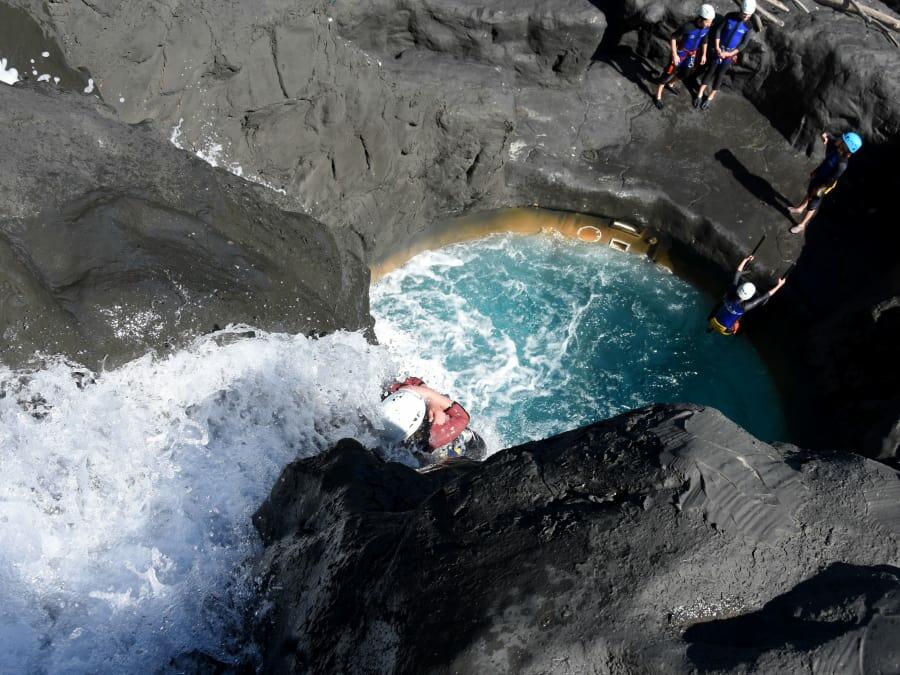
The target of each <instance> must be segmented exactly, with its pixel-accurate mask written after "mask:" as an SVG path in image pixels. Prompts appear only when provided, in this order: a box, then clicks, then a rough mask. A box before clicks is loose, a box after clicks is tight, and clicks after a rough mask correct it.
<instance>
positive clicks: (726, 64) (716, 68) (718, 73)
mask: <svg viewBox="0 0 900 675" xmlns="http://www.w3.org/2000/svg"><path fill="white" fill-rule="evenodd" d="M731 64H732V60H731V59H722V60H719V59H715V60H714V61H713V62H712V64H710V66H709V68H708V69H707V71H706V75H704V76H703V84H705V85H706V86H708V87H709V86H710V83H712V86H711V87H710V88H711V89H712V90H713V91H718V89H719V87H721V86H722V78H723V77H725V73H727V72H728V69H729V68H731Z"/></svg>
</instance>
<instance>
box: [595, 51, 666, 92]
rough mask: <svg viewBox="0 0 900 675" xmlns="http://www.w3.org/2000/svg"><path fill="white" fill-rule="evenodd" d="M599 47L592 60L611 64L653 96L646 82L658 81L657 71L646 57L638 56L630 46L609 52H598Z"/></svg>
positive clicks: (627, 78) (623, 75)
mask: <svg viewBox="0 0 900 675" xmlns="http://www.w3.org/2000/svg"><path fill="white" fill-rule="evenodd" d="M600 50H601V48H600V47H598V48H597V53H596V54H594V61H602V62H604V63H608V64H609V65H611V66H612V67H613V68H614V69H615V70H616V71H617V72H618V73H619V74H620V75H621V76H622V77H624V78H625V79H626V80H628V81H629V82H633V83H634V84H636V85H637V86H638V87H639V88H640V89H641V90H642V91H643V92H644V93H646V94H647V96H649V97H651V98H654V97H655V92H653V91H652V90H651V89H650V87H649V86H648V85H647V83H648V82H653V83H658V82H659V72H658V71H656V70H655V69H654V68H653V66H652V65H651V64H649V63H648V62H647V60H646V59H644V58H643V57H641V56H639V55H638V54H636V53H635V52H634V50H632V49H631V48H630V47H619V48H617V49H616V50H615V51H614V52H613V53H611V54H602V55H600V56H598V54H600Z"/></svg>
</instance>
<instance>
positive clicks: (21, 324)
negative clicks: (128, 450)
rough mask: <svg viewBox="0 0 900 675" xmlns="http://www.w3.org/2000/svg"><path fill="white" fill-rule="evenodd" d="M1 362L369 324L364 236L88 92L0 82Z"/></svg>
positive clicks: (97, 359)
mask: <svg viewBox="0 0 900 675" xmlns="http://www.w3.org/2000/svg"><path fill="white" fill-rule="evenodd" d="M0 115H2V116H3V118H4V119H5V120H7V122H6V124H4V125H3V127H2V129H0V176H2V177H0V201H2V207H0V262H2V265H0V358H2V359H3V361H4V362H5V363H7V364H9V365H24V364H26V363H27V362H28V361H29V360H30V359H31V358H32V355H33V354H34V352H35V351H39V352H41V353H44V354H52V353H61V354H64V355H66V356H68V357H69V358H73V359H76V360H77V361H79V362H81V363H84V364H85V365H88V366H90V367H97V366H98V365H99V364H100V363H101V362H103V361H104V360H105V363H106V364H107V365H113V364H115V363H119V362H121V361H123V360H126V359H130V358H134V357H135V356H138V355H141V354H143V353H144V352H145V351H147V350H152V349H160V348H164V347H166V346H170V345H175V344H177V343H178V342H179V341H180V340H181V339H183V338H185V337H192V336H195V335H198V334H200V333H203V332H208V331H210V330H213V329H214V328H215V327H217V326H219V327H224V326H225V325H227V324H229V323H249V324H252V325H255V326H258V327H263V328H270V329H274V330H288V331H303V332H307V333H325V332H329V331H333V330H336V329H338V328H365V327H366V326H368V325H369V323H370V321H371V319H370V318H369V316H368V294H367V289H368V278H369V276H368V270H367V269H366V267H365V265H364V263H363V260H362V250H361V248H360V246H359V243H358V241H356V240H354V239H350V238H348V237H346V232H345V231H337V232H336V231H334V230H332V229H330V228H327V227H326V226H324V225H322V224H321V223H318V222H316V221H315V220H313V219H312V218H310V217H308V216H304V215H300V214H297V213H289V212H285V211H282V210H280V209H278V208H277V207H276V206H274V205H272V204H270V203H269V202H268V201H267V192H268V191H266V190H264V189H263V188H260V187H257V186H254V185H252V184H249V183H247V182H245V181H242V180H241V179H239V178H237V177H235V176H232V175H230V174H228V173H226V172H224V171H221V170H216V169H213V168H211V167H210V166H209V165H208V164H206V163H204V162H202V161H200V160H198V159H195V158H191V157H189V156H187V155H185V154H184V153H183V152H180V151H179V150H177V149H176V148H174V147H172V146H171V145H170V144H168V143H166V142H164V141H161V140H160V139H159V138H158V136H157V135H156V134H155V133H153V131H152V130H151V129H150V128H149V127H147V126H146V125H139V126H134V127H129V126H126V125H123V124H122V123H121V122H119V121H117V120H116V119H115V117H114V115H113V114H112V113H111V111H109V110H108V109H106V108H105V107H104V106H103V105H102V104H101V103H99V102H98V101H96V99H94V98H93V97H86V96H82V95H77V94H68V93H63V92H56V91H53V90H46V89H44V88H40V87H39V88H29V86H28V85H27V84H26V85H16V86H15V87H13V88H10V87H6V86H3V87H2V88H0Z"/></svg>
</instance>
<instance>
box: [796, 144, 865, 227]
mask: <svg viewBox="0 0 900 675" xmlns="http://www.w3.org/2000/svg"><path fill="white" fill-rule="evenodd" d="M822 142H823V143H824V144H825V159H824V160H823V161H822V163H821V164H819V166H817V167H816V168H815V170H814V171H813V172H812V173H811V174H810V180H809V187H808V188H806V196H805V197H804V198H803V201H802V202H800V203H799V204H797V206H792V207H791V208H790V209H788V210H789V211H790V212H791V215H794V216H799V215H801V214H803V213H804V211H805V212H806V213H805V215H803V220H801V221H800V222H799V223H797V225H795V226H794V227H792V228H791V234H800V233H801V232H803V230H805V229H806V226H807V225H809V221H811V220H812V219H813V216H815V215H816V212H817V211H818V210H819V205H820V204H821V203H822V198H823V197H824V196H825V195H827V194H828V193H829V192H831V191H832V190H833V189H834V188H835V186H836V185H837V182H838V178H840V177H841V176H842V175H843V174H844V171H846V170H847V163H848V162H849V161H850V155H852V154H853V153H854V152H856V151H857V150H859V149H860V148H861V147H862V143H863V142H862V138H860V136H859V134H857V133H856V132H854V131H848V132H847V133H845V134H844V135H843V136H841V137H840V138H835V137H834V136H832V135H831V134H829V133H824V134H822Z"/></svg>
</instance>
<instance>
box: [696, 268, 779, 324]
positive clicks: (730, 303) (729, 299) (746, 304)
mask: <svg viewBox="0 0 900 675" xmlns="http://www.w3.org/2000/svg"><path fill="white" fill-rule="evenodd" d="M751 260H753V256H752V255H748V256H747V257H746V258H744V259H743V260H742V261H741V264H740V265H738V268H737V271H736V272H735V273H734V281H732V282H731V290H729V291H728V295H726V296H725V298H723V300H722V304H721V305H719V306H718V308H716V309H715V310H714V311H713V313H712V314H711V315H710V317H709V330H710V331H712V330H715V331H717V332H719V333H721V334H722V335H734V334H735V333H737V332H738V330H740V327H741V317H743V316H744V314H746V313H747V312H749V311H750V310H751V309H756V308H757V307H759V306H760V305H764V304H765V303H767V302H768V301H769V299H770V298H771V297H772V296H773V295H775V294H776V293H777V292H778V291H779V290H781V287H782V286H784V284H785V282H786V281H787V280H786V279H785V278H784V277H782V278H781V279H779V280H778V283H777V284H775V286H774V288H772V289H771V290H770V291H769V292H768V293H763V294H762V295H759V296H757V297H756V298H754V297H753V296H754V295H756V286H755V285H754V284H753V283H752V282H750V281H743V276H744V273H745V272H744V271H745V269H746V267H747V264H748V263H749V262H750V261H751Z"/></svg>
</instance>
